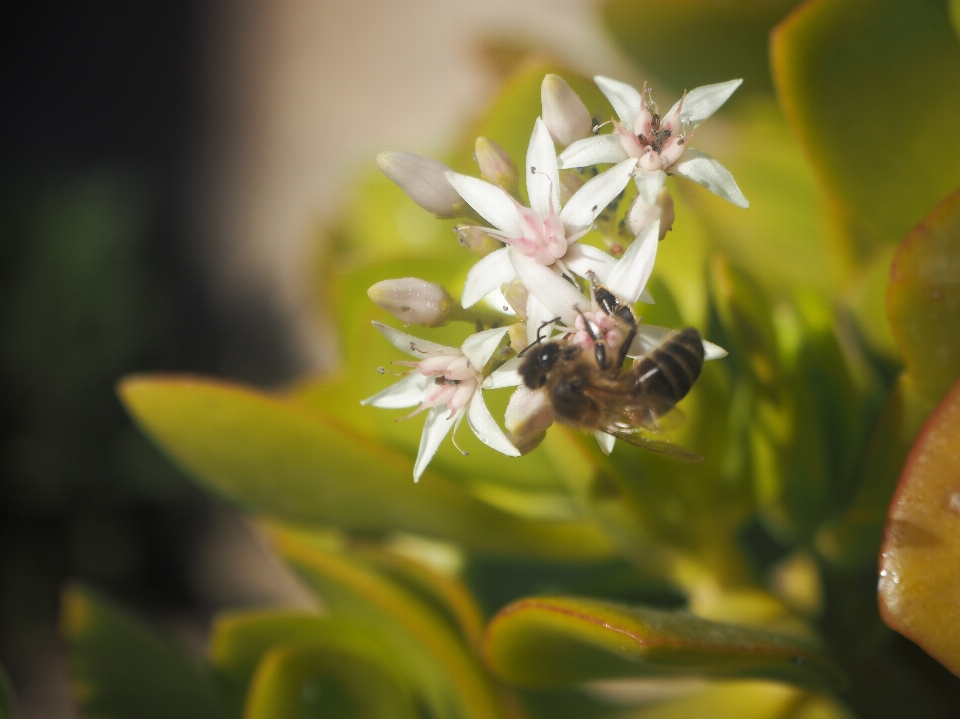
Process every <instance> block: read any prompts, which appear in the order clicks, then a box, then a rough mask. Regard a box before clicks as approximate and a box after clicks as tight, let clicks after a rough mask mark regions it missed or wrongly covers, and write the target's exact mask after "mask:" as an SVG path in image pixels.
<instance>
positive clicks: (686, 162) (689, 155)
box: [671, 149, 750, 207]
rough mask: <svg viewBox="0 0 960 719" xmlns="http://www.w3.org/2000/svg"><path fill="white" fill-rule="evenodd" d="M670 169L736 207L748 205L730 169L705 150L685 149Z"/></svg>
mask: <svg viewBox="0 0 960 719" xmlns="http://www.w3.org/2000/svg"><path fill="white" fill-rule="evenodd" d="M671 169H672V170H673V171H674V172H676V173H677V174H678V175H683V176H684V177H686V178H687V179H688V180H693V181H694V182H696V183H697V184H698V185H703V186H704V187H706V188H707V189H708V190H710V192H712V193H713V194H715V195H719V196H720V197H722V198H723V199H724V200H726V201H727V202H731V203H733V204H734V205H736V206H737V207H750V203H749V202H748V201H747V198H746V197H744V196H743V193H742V192H740V188H739V187H737V182H736V180H734V179H733V175H731V174H730V170H728V169H727V168H726V167H724V166H723V165H721V164H720V163H719V162H717V161H716V160H714V159H713V158H712V157H710V155H708V154H707V153H705V152H700V150H694V149H690V150H687V151H686V152H684V153H683V157H681V158H680V161H679V162H677V164H676V165H674V166H673V167H672V168H671Z"/></svg>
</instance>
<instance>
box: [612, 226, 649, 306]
mask: <svg viewBox="0 0 960 719" xmlns="http://www.w3.org/2000/svg"><path fill="white" fill-rule="evenodd" d="M659 235H660V221H659V220H654V222H653V223H652V224H651V225H650V226H649V227H647V229H645V230H644V231H643V232H641V233H640V236H639V237H637V239H635V240H634V241H633V244H631V245H630V246H629V247H628V248H627V251H626V252H624V253H623V257H621V258H620V261H619V262H617V266H616V267H614V268H613V271H612V272H610V275H609V277H607V282H606V285H607V289H608V290H610V291H611V292H613V294H615V295H616V296H617V297H619V298H620V299H621V300H625V301H626V302H628V303H629V304H633V303H634V302H636V301H637V300H639V299H640V293H641V292H643V288H644V287H646V285H647V280H649V279H650V273H651V272H653V264H654V262H655V261H656V259H657V245H658V244H660V242H659Z"/></svg>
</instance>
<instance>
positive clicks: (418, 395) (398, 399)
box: [360, 372, 433, 409]
mask: <svg viewBox="0 0 960 719" xmlns="http://www.w3.org/2000/svg"><path fill="white" fill-rule="evenodd" d="M431 382H433V377H425V376H424V375H422V374H420V373H419V372H411V373H410V374H408V375H407V376H406V377H404V378H403V379H402V380H400V381H399V382H395V383H394V384H392V385H390V386H389V387H387V388H386V389H385V390H383V391H382V392H378V393H377V394H375V395H373V397H367V399H365V400H363V401H362V402H360V404H369V405H371V406H373V407H381V408H382V409H402V408H404V407H416V406H417V405H418V404H420V403H421V402H423V397H424V395H425V394H426V392H427V389H428V387H429V385H430V383H431Z"/></svg>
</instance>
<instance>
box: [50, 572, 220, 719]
mask: <svg viewBox="0 0 960 719" xmlns="http://www.w3.org/2000/svg"><path fill="white" fill-rule="evenodd" d="M61 621H62V624H61V630H62V633H63V636H64V638H65V639H66V641H67V645H68V648H69V651H68V656H69V663H70V673H71V677H72V680H73V691H74V696H75V697H76V699H77V701H78V702H79V704H80V706H81V707H82V708H83V711H84V713H85V715H86V716H95V717H103V718H104V719H128V717H143V718H144V719H190V718H191V717H196V718H197V719H216V718H217V717H226V716H228V714H227V713H226V711H225V709H224V702H223V698H222V697H221V696H220V695H219V694H218V692H217V690H216V688H215V685H214V683H213V680H212V677H210V676H209V675H208V673H207V672H206V671H205V670H204V669H203V668H202V667H201V665H200V664H199V663H198V662H197V661H195V660H194V659H193V658H192V657H191V656H189V655H188V654H187V652H186V651H185V650H184V649H183V648H181V647H179V646H177V645H175V644H173V643H172V642H170V641H168V640H166V639H164V638H162V637H160V636H159V635H157V634H155V633H154V632H153V631H151V630H150V629H148V628H146V627H145V626H143V625H142V624H141V623H140V622H139V621H137V620H136V619H134V618H133V617H132V616H130V615H128V614H127V613H126V612H124V611H123V610H121V609H118V608H117V607H115V606H113V605H112V604H110V603H109V602H107V601H105V600H103V599H101V598H100V597H99V596H97V595H96V594H95V593H93V592H92V591H90V590H88V589H84V588H82V587H77V586H73V587H70V588H68V589H67V590H66V592H65V593H64V595H63V613H62V620H61Z"/></svg>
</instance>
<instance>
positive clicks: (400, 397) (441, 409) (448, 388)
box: [361, 322, 520, 481]
mask: <svg viewBox="0 0 960 719" xmlns="http://www.w3.org/2000/svg"><path fill="white" fill-rule="evenodd" d="M373 325H374V327H376V328H377V329H378V330H379V331H380V333H381V334H382V335H383V336H384V337H386V338H387V339H388V340H389V341H390V343H391V344H392V345H393V346H394V347H396V348H397V349H398V350H400V351H402V352H406V353H407V354H409V355H413V356H414V357H416V358H417V359H418V360H419V361H417V362H398V363H397V364H405V365H409V366H411V367H413V368H414V369H413V371H412V372H410V374H408V375H407V376H406V377H404V378H403V379H402V380H400V381H399V382H397V383H395V384H393V385H391V386H390V387H388V388H387V389H385V390H383V391H382V392H379V393H377V394H375V395H374V396H373V397H369V398H367V399H365V400H363V402H361V404H369V405H373V406H374V407H382V408H385V409H399V408H404V407H417V409H416V410H415V411H414V412H413V413H411V414H410V415H408V417H412V416H413V415H415V414H419V413H420V412H423V411H425V410H429V412H428V414H427V421H426V423H425V424H424V426H423V434H422V435H421V437H420V450H419V452H418V453H417V460H416V462H415V463H414V465H413V479H414V481H419V479H420V475H422V474H423V471H424V470H425V469H426V468H427V465H428V464H430V460H431V459H433V456H434V455H435V454H436V453H437V449H438V448H439V447H440V443H441V442H442V441H443V439H444V437H446V436H447V434H448V433H449V432H450V430H451V429H453V430H456V428H457V426H459V424H460V422H461V420H462V419H463V418H464V416H466V418H467V424H468V425H470V429H471V430H473V433H474V434H475V435H477V437H478V438H479V439H480V441H481V442H483V443H484V444H486V445H487V446H488V447H492V448H493V449H495V450H497V451H498V452H502V453H503V454H506V455H509V456H511V457H519V456H520V452H518V451H517V449H516V447H514V446H513V445H512V444H510V441H509V440H508V439H507V438H506V436H505V435H504V434H503V431H502V430H501V429H500V427H499V426H497V423H496V422H495V421H494V419H493V417H492V416H491V415H490V411H489V410H488V409H487V406H486V404H485V403H484V401H483V394H482V393H481V391H480V385H481V383H482V381H483V375H482V374H481V373H482V372H483V368H484V366H485V365H486V364H487V362H488V361H489V360H490V358H491V357H492V356H493V353H494V352H495V351H496V349H497V347H498V346H499V345H500V341H501V340H502V339H503V337H504V335H505V334H506V333H507V330H508V329H509V328H508V327H498V328H496V329H492V330H486V331H484V332H478V333H476V334H473V335H470V336H469V337H468V338H467V339H466V340H465V341H464V343H463V344H462V345H461V346H460V348H459V349H458V348H456V347H447V346H446V345H440V344H436V343H435V342H429V341H427V340H422V339H420V338H418V337H414V336H412V335H408V334H406V333H404V332H400V331H399V330H395V329H394V328H392V327H388V326H387V325H384V324H381V323H379V322H374V323H373Z"/></svg>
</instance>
